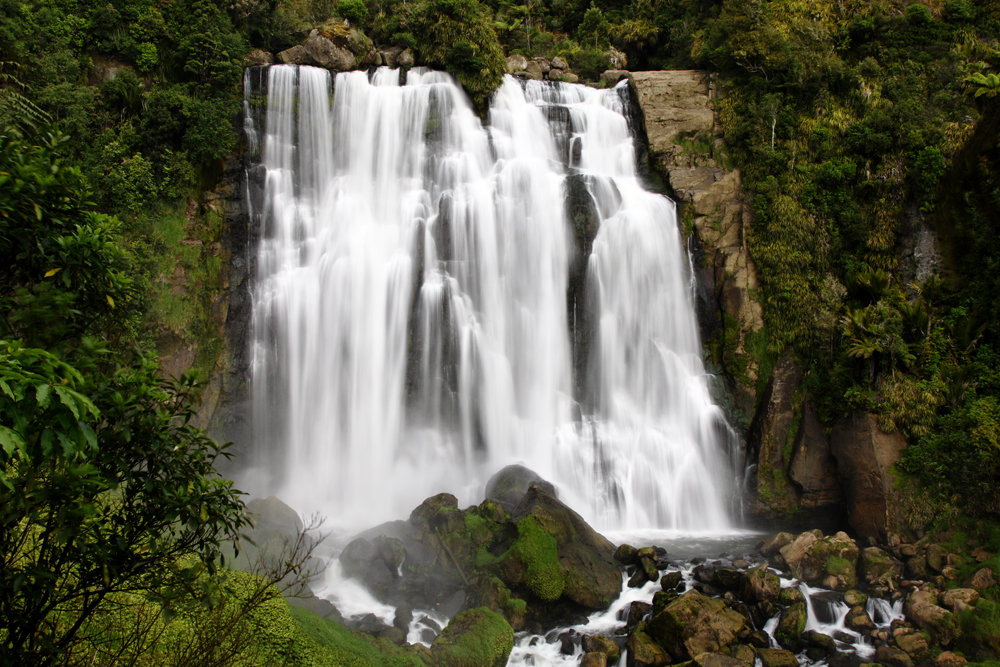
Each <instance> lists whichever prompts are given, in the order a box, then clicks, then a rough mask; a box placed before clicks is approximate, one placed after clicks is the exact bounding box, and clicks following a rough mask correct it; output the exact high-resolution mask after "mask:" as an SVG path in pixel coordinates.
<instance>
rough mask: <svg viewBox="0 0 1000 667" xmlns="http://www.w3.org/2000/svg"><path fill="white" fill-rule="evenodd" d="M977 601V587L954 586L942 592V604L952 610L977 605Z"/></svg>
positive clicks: (960, 609)
mask: <svg viewBox="0 0 1000 667" xmlns="http://www.w3.org/2000/svg"><path fill="white" fill-rule="evenodd" d="M977 602H979V591H977V590H976V589H975V588H952V589H950V590H947V591H945V592H944V593H942V594H941V605H942V606H944V607H945V608H947V609H950V610H951V611H962V610H964V609H968V608H970V607H975V606H976V603H977Z"/></svg>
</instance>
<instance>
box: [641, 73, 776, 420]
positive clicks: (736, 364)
mask: <svg viewBox="0 0 1000 667" xmlns="http://www.w3.org/2000/svg"><path fill="white" fill-rule="evenodd" d="M630 79H631V81H632V86H633V89H634V91H635V94H636V99H637V101H638V103H639V107H640V108H641V110H642V115H643V117H644V125H645V130H646V135H647V137H648V139H649V158H650V162H651V165H652V167H653V168H654V169H655V170H656V171H657V172H659V173H660V174H662V175H663V176H665V177H666V179H667V180H668V181H669V185H670V188H671V189H672V190H673V192H674V194H675V195H676V197H677V200H678V203H679V204H680V205H681V206H682V209H681V211H680V214H681V219H682V220H683V221H684V225H685V232H693V234H694V238H693V239H692V241H693V245H694V249H695V256H696V259H697V262H696V270H697V271H698V273H699V276H698V277H699V282H700V285H701V293H700V294H699V303H698V308H699V321H700V322H701V323H702V336H703V339H704V341H705V343H706V344H707V345H708V346H709V347H710V348H715V351H716V353H715V355H714V356H715V359H714V360H713V361H715V362H716V363H717V364H721V365H722V366H723V367H724V368H725V369H726V370H727V371H728V372H729V374H730V375H731V376H732V377H733V378H734V379H736V380H737V382H736V386H735V393H736V399H737V407H738V408H739V409H740V411H741V412H742V413H743V414H748V413H749V411H750V410H752V409H753V406H754V403H755V399H756V389H755V386H756V382H757V376H758V373H759V369H758V367H757V362H756V361H755V360H754V359H753V358H752V357H751V356H750V355H748V354H747V337H748V336H749V335H750V334H752V333H754V332H756V331H759V330H760V328H761V326H762V320H761V308H760V304H758V303H757V302H756V301H755V300H754V298H753V292H754V290H756V289H757V270H756V268H755V267H754V264H753V260H752V259H751V258H750V255H749V253H748V252H747V247H746V242H745V240H744V233H743V231H744V226H745V225H747V224H750V218H749V210H748V208H747V207H746V206H745V204H744V202H743V200H742V197H741V192H740V172H739V170H738V169H734V168H730V167H729V166H728V165H727V164H726V158H725V155H724V151H723V149H724V146H723V143H722V138H721V132H720V131H719V129H718V128H717V126H716V123H715V112H714V111H713V109H712V96H713V94H714V89H713V86H712V84H711V82H710V81H709V79H708V77H707V75H706V73H704V72H700V71H696V70H669V71H656V72H632V73H631V74H630Z"/></svg>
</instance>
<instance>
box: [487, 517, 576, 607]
mask: <svg viewBox="0 0 1000 667" xmlns="http://www.w3.org/2000/svg"><path fill="white" fill-rule="evenodd" d="M500 568H501V572H502V573H503V575H504V579H505V580H506V581H508V582H510V583H514V584H523V585H525V586H527V588H528V590H529V591H531V593H532V595H534V596H535V597H536V598H538V599H539V600H543V601H545V602H552V601H554V600H558V599H559V597H560V596H561V595H562V592H563V589H565V587H566V576H565V575H564V574H563V571H562V567H561V566H560V565H559V551H558V549H557V547H556V541H555V538H553V537H552V536H551V535H549V534H548V533H546V532H545V531H543V530H542V528H541V526H539V525H538V521H536V520H535V518H534V517H531V516H528V517H525V518H524V519H522V520H521V521H520V522H519V523H518V524H517V540H516V541H515V542H514V544H513V546H511V548H510V550H509V551H508V552H507V554H506V555H505V557H504V558H503V560H502V562H501V565H500Z"/></svg>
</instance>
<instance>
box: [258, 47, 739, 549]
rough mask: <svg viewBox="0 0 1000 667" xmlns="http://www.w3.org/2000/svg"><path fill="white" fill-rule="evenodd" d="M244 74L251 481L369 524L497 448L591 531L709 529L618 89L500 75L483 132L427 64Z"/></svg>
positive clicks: (716, 513)
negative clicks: (555, 491)
mask: <svg viewBox="0 0 1000 667" xmlns="http://www.w3.org/2000/svg"><path fill="white" fill-rule="evenodd" d="M264 72H265V75H264V76H266V88H267V95H266V110H265V111H264V113H263V114H260V113H257V114H254V113H249V112H248V116H247V117H248V122H247V126H246V130H247V135H248V146H249V147H251V148H252V149H253V151H254V154H259V165H258V166H257V167H256V169H258V170H260V171H261V172H262V173H263V177H262V187H261V188H260V193H259V194H258V195H254V196H251V197H250V199H251V201H250V205H251V212H252V219H253V221H254V223H255V224H256V225H257V226H258V229H259V236H260V242H259V251H258V256H257V266H256V280H255V284H254V288H253V302H254V322H253V326H254V350H253V368H252V390H253V420H254V433H255V439H256V443H255V446H254V453H253V462H252V469H251V470H250V471H249V472H248V474H247V477H246V478H245V479H244V480H243V481H244V484H246V485H248V486H249V489H250V490H251V491H254V492H257V493H275V494H278V495H280V496H281V497H282V498H284V499H285V500H286V501H288V502H290V503H291V504H292V505H294V506H296V507H297V508H300V509H307V510H316V511H320V512H321V513H324V514H326V515H328V516H329V517H330V518H331V519H332V521H333V523H334V524H336V525H351V524H353V525H360V524H371V523H374V522H376V521H379V520H383V519H388V518H394V517H398V516H404V515H405V514H406V513H407V512H409V510H410V509H411V508H412V507H414V506H415V505H417V504H418V503H419V502H420V501H421V500H422V499H423V498H425V497H426V496H428V495H430V494H432V493H437V492H440V491H449V492H451V493H454V494H456V495H457V496H459V499H460V500H462V501H463V502H475V501H476V500H477V495H478V494H479V493H481V490H482V487H483V484H484V483H485V481H486V479H487V478H488V476H489V475H490V474H492V473H493V472H494V471H496V470H497V469H498V468H500V467H501V466H503V465H506V464H508V463H513V462H521V463H524V464H525V465H527V466H528V467H530V468H532V469H534V470H535V471H536V472H538V473H539V474H541V475H542V476H544V477H547V478H549V479H551V480H552V481H553V482H554V483H555V484H556V485H557V487H558V488H559V491H560V494H561V497H562V498H563V499H564V500H565V501H567V502H568V503H569V504H570V505H571V506H573V507H574V508H576V509H577V510H578V511H580V512H581V513H582V514H584V516H585V517H586V518H588V519H589V520H591V521H594V522H595V523H596V524H597V525H599V526H615V527H658V528H677V529H709V530H712V529H714V530H720V529H725V528H726V527H727V526H728V525H729V521H730V516H731V505H732V502H733V498H734V494H735V484H734V479H735V473H734V468H733V465H732V463H731V456H732V454H733V450H734V444H735V442H734V439H733V435H732V432H731V430H730V429H729V427H728V426H727V425H726V422H725V420H724V418H723V417H722V415H721V412H720V410H719V409H718V407H716V406H715V405H714V404H713V402H712V399H711V397H710V395H709V390H708V377H707V376H706V373H705V370H704V367H703V365H702V361H701V356H700V354H701V353H700V341H699V339H698V331H697V325H696V321H695V315H694V308H693V305H692V291H693V290H692V277H691V276H692V272H691V270H690V266H689V264H688V261H689V260H688V257H687V253H686V252H685V248H684V245H683V242H682V239H681V235H680V232H679V230H678V228H677V219H676V213H675V207H674V204H673V202H671V201H670V200H669V199H667V198H665V197H663V196H661V195H657V194H654V193H651V192H649V191H647V190H645V189H644V188H643V186H642V184H641V182H640V179H639V178H638V176H637V174H636V165H635V154H634V149H633V141H632V137H631V134H630V131H629V126H628V117H627V105H626V101H627V94H628V93H627V89H626V88H624V87H619V88H617V89H614V90H608V91H598V90H594V89H590V88H586V87H583V86H576V85H569V84H558V83H551V82H547V83H542V82H533V81H529V82H527V83H524V84H522V83H519V82H517V81H515V80H514V79H512V78H509V77H508V78H507V79H505V81H504V83H503V85H502V87H501V88H500V89H499V90H498V91H497V93H496V95H495V97H494V101H493V104H492V107H491V109H490V121H489V123H488V125H487V126H485V127H484V126H483V124H482V123H481V122H480V120H479V119H478V118H477V117H476V115H475V114H474V113H473V111H472V109H471V107H470V105H469V103H468V101H467V100H466V98H465V96H464V94H463V93H462V91H461V89H460V88H459V87H458V86H457V85H456V84H455V83H454V82H453V81H452V79H451V78H450V77H448V76H447V75H445V74H441V73H436V72H429V71H424V70H419V69H414V70H410V71H409V72H408V73H406V75H405V85H401V80H400V73H399V71H398V70H389V69H385V68H382V69H379V70H377V71H376V72H375V73H374V74H372V75H371V76H369V75H368V74H366V73H364V72H346V73H341V74H338V75H336V78H335V79H332V78H331V76H330V74H329V73H328V72H326V71H325V70H320V69H315V68H310V67H296V66H285V65H282V66H272V67H270V68H268V69H266V70H264ZM250 107H251V105H250V104H249V103H248V105H247V108H248V109H250ZM568 202H569V203H568ZM573 211H576V213H577V214H578V215H576V216H575V217H574V216H573V215H571V213H572V212H573ZM586 221H590V223H592V224H590V227H591V228H590V229H589V231H588V228H587V224H586Z"/></svg>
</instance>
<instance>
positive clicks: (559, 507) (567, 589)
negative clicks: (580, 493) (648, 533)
mask: <svg viewBox="0 0 1000 667" xmlns="http://www.w3.org/2000/svg"><path fill="white" fill-rule="evenodd" d="M511 520H513V521H515V522H516V523H517V525H518V539H519V540H521V539H522V535H523V534H525V533H526V534H529V535H531V534H533V535H537V534H538V533H543V534H545V535H547V536H548V537H549V538H551V539H552V540H553V541H554V542H555V548H556V553H557V560H558V563H559V566H560V568H561V571H562V580H563V588H562V591H561V597H562V598H564V599H566V600H568V601H570V602H573V603H575V604H577V605H579V606H581V607H584V608H585V609H590V610H600V609H605V608H607V606H608V605H609V604H610V603H611V601H612V600H614V599H615V598H616V597H618V594H619V592H620V591H621V583H622V579H621V566H620V565H619V564H618V563H616V562H615V560H614V557H613V554H614V550H615V547H614V545H613V544H612V543H611V542H609V541H608V540H607V538H605V537H604V536H603V535H601V534H599V533H598V532H597V531H595V530H594V529H593V528H591V527H590V526H589V525H588V524H587V522H586V521H584V520H583V518H582V517H581V516H580V515H579V514H577V513H576V512H574V511H573V510H571V509H570V508H569V507H568V506H566V505H565V504H563V503H561V502H560V501H559V500H557V499H556V498H555V497H553V496H552V495H551V494H550V493H548V492H547V491H546V490H545V489H543V488H542V487H540V486H538V485H534V486H532V487H531V488H530V489H528V492H527V493H526V494H525V496H524V498H522V499H521V502H520V503H518V505H517V507H516V508H515V509H514V511H513V512H512V513H511ZM526 521H527V522H529V523H528V525H529V526H531V527H530V528H529V529H527V531H525V530H524V529H522V528H521V525H522V524H524V523H525V522H526ZM535 527H537V528H538V531H535ZM535 544H537V545H538V546H539V547H540V546H541V545H543V544H545V545H549V544H551V543H550V542H549V541H548V540H541V539H540V538H537V537H536V539H535ZM534 553H536V554H537V555H538V556H539V557H541V558H542V559H543V560H544V564H539V565H537V566H536V578H537V581H536V583H537V584H538V585H539V586H541V585H542V584H543V583H544V584H545V586H546V588H544V589H543V590H546V591H547V592H548V593H549V594H551V591H553V590H555V589H556V587H557V584H558V577H556V576H555V574H554V572H553V571H552V569H551V566H550V563H551V560H550V552H549V551H548V550H547V549H542V550H538V551H535V552H534ZM546 577H548V578H550V580H548V581H545V582H543V581H542V580H543V579H545V578H546ZM529 579H530V576H529ZM542 599H547V598H542Z"/></svg>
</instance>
